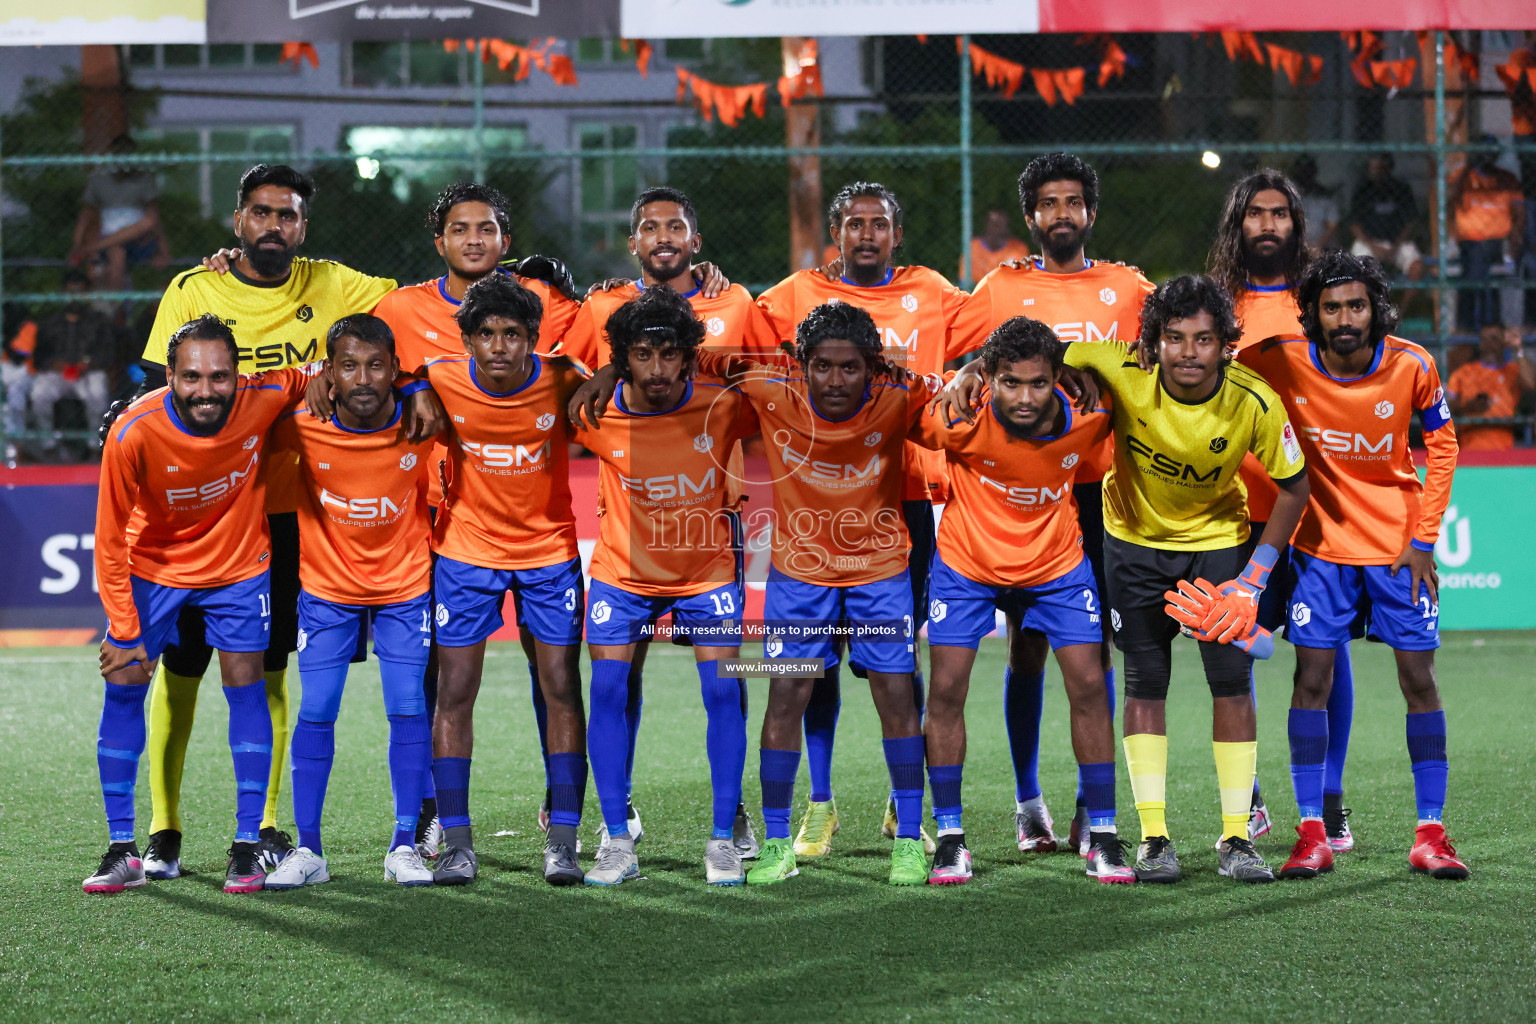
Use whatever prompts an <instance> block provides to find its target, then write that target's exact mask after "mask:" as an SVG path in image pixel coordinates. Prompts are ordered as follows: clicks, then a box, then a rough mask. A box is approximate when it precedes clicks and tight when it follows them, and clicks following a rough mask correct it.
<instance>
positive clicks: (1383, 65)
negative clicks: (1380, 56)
mask: <svg viewBox="0 0 1536 1024" xmlns="http://www.w3.org/2000/svg"><path fill="white" fill-rule="evenodd" d="M1418 66H1419V62H1418V61H1417V60H1415V59H1414V58H1412V57H1408V58H1406V59H1404V60H1373V61H1371V81H1372V82H1374V83H1375V84H1376V85H1385V86H1388V87H1389V88H1392V89H1406V88H1408V87H1409V86H1410V85H1412V84H1413V72H1414V69H1415V68H1417V67H1418Z"/></svg>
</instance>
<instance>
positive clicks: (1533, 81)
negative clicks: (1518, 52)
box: [1493, 63, 1536, 96]
mask: <svg viewBox="0 0 1536 1024" xmlns="http://www.w3.org/2000/svg"><path fill="white" fill-rule="evenodd" d="M1493 70H1494V71H1495V72H1496V73H1497V74H1498V76H1499V81H1501V82H1503V83H1504V91H1505V92H1507V93H1509V94H1510V96H1514V94H1515V92H1516V91H1517V90H1518V89H1519V88H1520V82H1521V81H1522V80H1524V81H1525V83H1526V84H1527V85H1529V86H1530V87H1531V91H1532V92H1533V93H1536V67H1532V68H1518V67H1515V65H1514V64H1513V63H1510V64H1498V65H1495V66H1494V69H1493Z"/></svg>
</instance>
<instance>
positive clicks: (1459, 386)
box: [1446, 359, 1520, 451]
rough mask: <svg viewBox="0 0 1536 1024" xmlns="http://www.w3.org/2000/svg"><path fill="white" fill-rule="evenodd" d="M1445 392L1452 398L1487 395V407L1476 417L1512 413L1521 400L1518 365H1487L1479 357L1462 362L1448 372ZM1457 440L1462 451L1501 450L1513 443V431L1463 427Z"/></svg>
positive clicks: (1499, 428) (1506, 428) (1502, 428)
mask: <svg viewBox="0 0 1536 1024" xmlns="http://www.w3.org/2000/svg"><path fill="white" fill-rule="evenodd" d="M1446 393H1447V394H1449V395H1450V396H1451V397H1453V398H1457V399H1463V398H1476V397H1477V396H1478V395H1487V396H1488V400H1489V401H1488V408H1487V409H1485V410H1484V411H1482V412H1480V413H1478V415H1479V416H1513V415H1514V414H1515V412H1516V409H1517V406H1518V404H1519V402H1520V368H1519V367H1518V366H1516V365H1515V364H1514V363H1512V362H1509V363H1505V364H1504V365H1503V366H1489V365H1488V364H1487V363H1484V362H1483V361H1482V360H1480V359H1474V360H1472V361H1471V362H1470V363H1463V364H1461V365H1460V366H1458V367H1456V370H1455V372H1454V373H1452V374H1451V379H1450V382H1449V383H1448V384H1447V385H1446ZM1458 440H1459V441H1460V442H1461V447H1462V448H1463V449H1464V450H1468V451H1470V450H1472V449H1478V448H1481V449H1483V450H1489V449H1504V448H1513V447H1514V446H1515V432H1514V431H1513V430H1511V429H1509V428H1508V427H1492V426H1489V427H1466V428H1465V429H1463V430H1462V431H1460V433H1459V435H1458Z"/></svg>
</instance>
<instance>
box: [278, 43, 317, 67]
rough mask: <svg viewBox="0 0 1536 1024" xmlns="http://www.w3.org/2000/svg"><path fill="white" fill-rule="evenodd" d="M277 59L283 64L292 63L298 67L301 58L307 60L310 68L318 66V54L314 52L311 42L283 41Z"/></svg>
mask: <svg viewBox="0 0 1536 1024" xmlns="http://www.w3.org/2000/svg"><path fill="white" fill-rule="evenodd" d="M278 60H280V61H281V62H282V63H284V64H292V65H293V66H294V67H298V65H299V61H301V60H307V61H309V66H310V67H312V68H318V67H319V66H320V55H319V54H318V53H316V52H315V46H314V44H313V43H284V44H283V52H282V54H281V55H280V56H279V57H278Z"/></svg>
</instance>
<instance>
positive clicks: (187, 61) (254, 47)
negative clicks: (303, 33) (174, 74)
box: [127, 43, 287, 71]
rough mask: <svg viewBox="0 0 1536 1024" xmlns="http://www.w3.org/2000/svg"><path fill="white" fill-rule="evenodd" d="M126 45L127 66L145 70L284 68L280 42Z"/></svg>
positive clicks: (272, 69)
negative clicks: (209, 44) (206, 44)
mask: <svg viewBox="0 0 1536 1024" xmlns="http://www.w3.org/2000/svg"><path fill="white" fill-rule="evenodd" d="M127 49H128V66H129V67H132V68H138V69H141V70H144V71H254V70H265V71H277V70H286V69H287V65H285V64H283V62H282V59H281V58H282V54H283V46H282V44H281V43H215V44H213V45H211V46H198V45H195V44H188V43H166V44H163V45H149V44H135V45H133V46H130V47H128V48H127Z"/></svg>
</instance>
